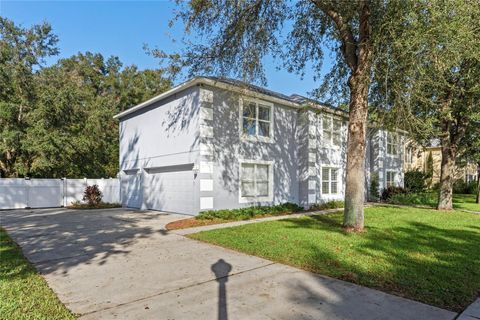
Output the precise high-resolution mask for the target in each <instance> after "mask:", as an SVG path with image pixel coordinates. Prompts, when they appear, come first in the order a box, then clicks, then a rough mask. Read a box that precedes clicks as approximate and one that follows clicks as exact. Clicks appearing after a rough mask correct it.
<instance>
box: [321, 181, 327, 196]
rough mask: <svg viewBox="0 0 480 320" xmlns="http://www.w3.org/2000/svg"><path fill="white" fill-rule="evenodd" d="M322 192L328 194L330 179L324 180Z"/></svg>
mask: <svg viewBox="0 0 480 320" xmlns="http://www.w3.org/2000/svg"><path fill="white" fill-rule="evenodd" d="M322 193H323V194H328V181H322Z"/></svg>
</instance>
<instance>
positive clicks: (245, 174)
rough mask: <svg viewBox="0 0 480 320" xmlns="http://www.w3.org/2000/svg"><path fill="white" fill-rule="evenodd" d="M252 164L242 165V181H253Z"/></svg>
mask: <svg viewBox="0 0 480 320" xmlns="http://www.w3.org/2000/svg"><path fill="white" fill-rule="evenodd" d="M254 167H255V165H254V164H249V163H243V164H242V181H245V180H247V181H253V180H254V178H255V177H254Z"/></svg>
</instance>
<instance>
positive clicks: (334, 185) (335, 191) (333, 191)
mask: <svg viewBox="0 0 480 320" xmlns="http://www.w3.org/2000/svg"><path fill="white" fill-rule="evenodd" d="M331 191H332V193H337V192H338V191H337V182H332V187H331Z"/></svg>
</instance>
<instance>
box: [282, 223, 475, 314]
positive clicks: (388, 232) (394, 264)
mask: <svg viewBox="0 0 480 320" xmlns="http://www.w3.org/2000/svg"><path fill="white" fill-rule="evenodd" d="M286 222H288V228H295V229H298V228H300V229H310V230H319V231H328V232H329V233H330V232H334V236H333V237H334V240H332V239H329V240H328V241H330V242H332V244H331V245H327V246H325V245H324V244H322V245H317V244H316V241H322V239H321V238H316V239H309V240H308V241H303V242H300V243H299V244H298V245H299V246H301V247H302V249H303V250H306V251H307V252H309V254H308V257H302V258H303V259H307V261H303V262H302V264H305V265H303V266H302V267H303V268H306V269H308V270H311V271H314V272H318V273H322V274H325V275H328V276H332V277H335V278H339V279H342V280H346V281H349V282H353V283H357V284H360V285H364V286H368V287H372V288H376V289H379V290H382V291H385V292H388V293H392V294H395V295H399V296H402V297H406V298H410V299H413V300H418V301H420V302H424V303H427V304H431V305H434V306H438V307H441V308H444V309H449V310H453V311H457V312H458V311H462V310H463V309H464V308H465V307H466V306H467V305H468V304H469V303H471V302H472V301H473V300H474V299H475V298H476V297H477V296H478V294H480V245H479V244H480V233H479V232H478V230H479V227H478V226H469V225H466V226H462V228H461V229H459V228H458V227H457V228H439V227H436V226H432V225H429V224H427V223H420V222H416V221H407V222H405V223H404V224H402V225H401V226H398V225H397V226H392V227H390V228H380V227H375V226H368V225H367V231H366V232H364V233H362V234H349V233H346V232H345V231H343V230H342V228H341V219H340V218H339V217H338V216H312V217H311V218H309V219H289V220H286Z"/></svg>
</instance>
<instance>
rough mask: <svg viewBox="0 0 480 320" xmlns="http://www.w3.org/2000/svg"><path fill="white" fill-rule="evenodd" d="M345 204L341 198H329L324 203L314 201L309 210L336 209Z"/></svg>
mask: <svg viewBox="0 0 480 320" xmlns="http://www.w3.org/2000/svg"><path fill="white" fill-rule="evenodd" d="M344 206H345V202H343V201H341V200H331V201H327V202H324V203H315V204H314V205H312V206H310V209H311V210H327V209H337V208H343V207H344Z"/></svg>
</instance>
